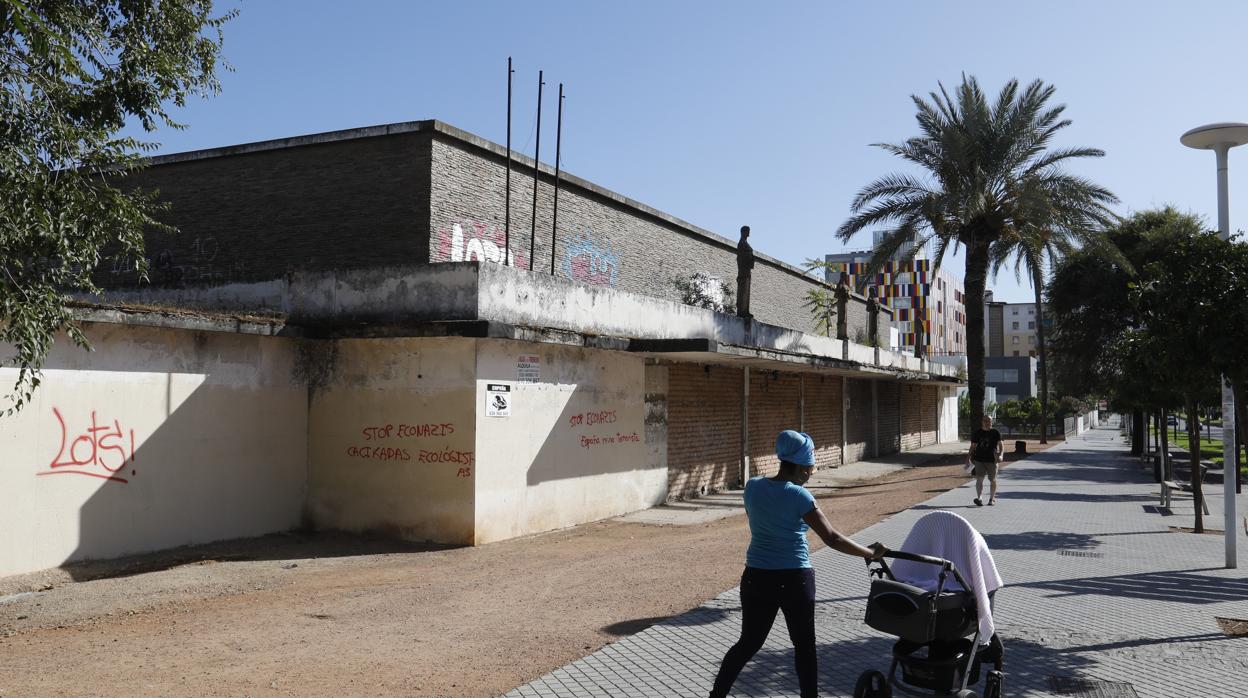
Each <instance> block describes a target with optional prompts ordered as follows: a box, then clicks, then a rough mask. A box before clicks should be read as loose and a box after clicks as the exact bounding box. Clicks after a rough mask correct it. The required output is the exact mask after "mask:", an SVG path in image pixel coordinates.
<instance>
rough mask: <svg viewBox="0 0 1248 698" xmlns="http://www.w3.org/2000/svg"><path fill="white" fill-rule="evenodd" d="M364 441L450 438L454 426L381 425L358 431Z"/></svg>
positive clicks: (453, 431)
mask: <svg viewBox="0 0 1248 698" xmlns="http://www.w3.org/2000/svg"><path fill="white" fill-rule="evenodd" d="M360 433H361V434H363V435H364V440H365V441H374V440H379V439H389V438H396V439H425V438H433V437H438V436H450V435H451V434H454V433H455V425H454V424H382V425H379V426H375V427H364V428H363V429H361V430H360Z"/></svg>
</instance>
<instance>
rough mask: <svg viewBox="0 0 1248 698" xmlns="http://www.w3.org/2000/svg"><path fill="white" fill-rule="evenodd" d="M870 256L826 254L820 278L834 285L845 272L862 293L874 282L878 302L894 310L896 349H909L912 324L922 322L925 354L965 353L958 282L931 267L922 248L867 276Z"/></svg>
mask: <svg viewBox="0 0 1248 698" xmlns="http://www.w3.org/2000/svg"><path fill="white" fill-rule="evenodd" d="M879 238H880V235H879V233H876V240H875V244H876V245H879V243H880V239H879ZM871 255H872V250H860V251H852V252H839V253H835V254H829V255H825V256H824V261H825V262H827V266H826V267H825V280H826V281H827V282H828V283H836V282H838V281H839V280H840V276H841V274H843V273H844V274H848V275H849V282H850V284H851V285H853V286H854V288H857V289H861V290H863V291H864V292H865V291H866V289H867V288H869V287H871V286H874V287H875V288H876V289H877V292H878V293H879V297H880V298H881V299H882V302H884V303H885V304H887V305H888V307H889V308H892V309H893V310H894V311H895V312H896V315H895V316H894V317H895V325H896V327H897V330H898V332H899V336H900V345H899V346H898V348H899V349H900V350H902V351H911V352H913V351H914V341H915V333H914V323H915V322H916V321H922V322H924V328H925V334H924V341H925V344H926V350H927V353H928V355H929V356H955V355H958V354H965V353H966V308H965V306H964V305H963V298H962V294H963V289H962V280H961V279H959V278H958V277H957V276H955V275H954V274H951V273H950V272H948V271H946V270H945V269H944V268H941V269H933V266H932V261H931V260H930V259H927V258H926V255H925V254H924V253H923V252H922V251H920V253H919V254H918V255H917V256H916V257H915V258H914V259H912V260H907V259H902V258H901V257H900V256H896V257H895V258H894V259H891V260H889V261H888V262H885V263H884V266H883V268H882V269H881V270H880V271H879V273H877V274H873V275H868V274H867V270H868V263H869V261H870V259H871Z"/></svg>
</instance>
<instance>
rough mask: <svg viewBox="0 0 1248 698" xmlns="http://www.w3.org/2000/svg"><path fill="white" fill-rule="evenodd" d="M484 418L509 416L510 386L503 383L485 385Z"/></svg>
mask: <svg viewBox="0 0 1248 698" xmlns="http://www.w3.org/2000/svg"><path fill="white" fill-rule="evenodd" d="M485 416H487V417H510V416H511V386H510V385H506V384H504V383H486V384H485Z"/></svg>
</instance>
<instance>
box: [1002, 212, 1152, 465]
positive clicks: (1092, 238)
mask: <svg viewBox="0 0 1248 698" xmlns="http://www.w3.org/2000/svg"><path fill="white" fill-rule="evenodd" d="M1062 203H1063V202H1062V201H1042V202H1040V206H1039V207H1038V208H1037V209H1036V210H1034V211H1031V212H1030V213H1029V214H1027V215H1025V216H1020V217H1019V219H1020V221H1021V223H1022V224H1021V225H1018V226H1015V227H1014V228H1011V229H1009V230H1007V231H1006V232H1005V233H1004V234H1003V235H1002V236H1001V237H1000V238H999V239H998V240H997V241H996V242H995V243H993V245H992V250H991V259H992V261H991V263H990V264H991V267H992V270H993V275H994V277H995V275H996V274H997V273H998V272H999V271H1000V270H1001V268H1002V267H1004V266H1006V265H1008V264H1010V263H1011V262H1012V263H1013V265H1014V277H1015V279H1018V280H1020V281H1021V277H1022V274H1023V273H1026V274H1027V276H1028V277H1029V279H1030V280H1031V287H1032V291H1033V293H1034V294H1035V304H1036V348H1037V351H1038V352H1039V354H1040V362H1039V374H1040V376H1039V377H1040V413H1039V417H1038V420H1037V421H1038V423H1039V424H1040V425H1041V426H1040V443H1042V444H1043V443H1048V441H1049V438H1048V429H1047V428H1046V427H1047V425H1048V421H1049V420H1048V415H1049V356H1048V351H1047V346H1046V343H1045V335H1046V332H1047V328H1046V327H1045V325H1046V323H1045V316H1044V296H1043V294H1044V286H1045V283H1044V276H1045V270H1046V268H1049V267H1051V266H1052V265H1053V264H1055V263H1056V262H1057V260H1059V259H1062V258H1063V257H1065V256H1066V255H1068V254H1070V253H1071V252H1073V251H1075V250H1079V249H1083V250H1087V251H1089V252H1091V253H1093V254H1096V255H1100V256H1103V257H1105V258H1106V259H1111V260H1113V261H1115V262H1118V263H1120V264H1123V265H1124V266H1125V267H1127V268H1128V269H1129V268H1130V262H1127V261H1126V259H1125V258H1124V257H1123V256H1122V253H1121V252H1119V251H1118V248H1116V247H1114V245H1113V243H1112V242H1110V241H1109V240H1108V238H1107V237H1106V236H1105V235H1104V232H1103V231H1104V230H1105V228H1106V227H1107V226H1109V225H1111V224H1112V223H1114V222H1115V220H1116V218H1115V217H1114V216H1113V215H1112V214H1111V213H1110V212H1109V211H1107V210H1105V209H1103V208H1100V207H1096V206H1092V207H1087V206H1082V205H1081V206H1076V207H1074V208H1072V209H1069V210H1067V209H1064V208H1062V207H1061V205H1062Z"/></svg>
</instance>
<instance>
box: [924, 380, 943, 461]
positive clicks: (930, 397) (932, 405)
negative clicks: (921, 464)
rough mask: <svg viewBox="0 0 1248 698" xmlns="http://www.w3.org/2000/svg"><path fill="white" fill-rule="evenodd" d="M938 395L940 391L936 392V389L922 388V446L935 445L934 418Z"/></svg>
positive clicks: (935, 417) (930, 387) (931, 387)
mask: <svg viewBox="0 0 1248 698" xmlns="http://www.w3.org/2000/svg"><path fill="white" fill-rule="evenodd" d="M939 395H940V391H939V390H937V389H936V387H934V386H926V385H925V386H923V403H922V405H921V412H922V420H923V424H922V427H923V431H922V437H923V438H922V442H923V445H924V446H935V445H936V432H937V421H938V420H937V416H936V409H937V407H938V405H937V404H936V401H937V399H938V398H939Z"/></svg>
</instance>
